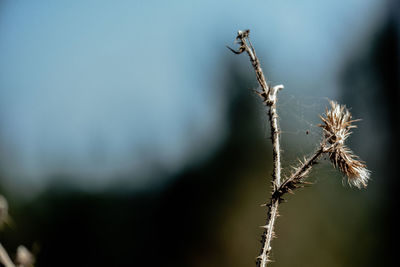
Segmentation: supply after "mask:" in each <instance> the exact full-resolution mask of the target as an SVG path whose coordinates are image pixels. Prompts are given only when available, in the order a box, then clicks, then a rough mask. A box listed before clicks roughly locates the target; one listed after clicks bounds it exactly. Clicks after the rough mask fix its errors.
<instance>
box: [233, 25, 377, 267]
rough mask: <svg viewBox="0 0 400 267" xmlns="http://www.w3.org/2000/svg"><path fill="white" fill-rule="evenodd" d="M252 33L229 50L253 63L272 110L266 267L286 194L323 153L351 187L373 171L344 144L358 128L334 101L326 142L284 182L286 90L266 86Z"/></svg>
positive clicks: (260, 261)
mask: <svg viewBox="0 0 400 267" xmlns="http://www.w3.org/2000/svg"><path fill="white" fill-rule="evenodd" d="M249 33H250V31H249V30H245V31H238V35H237V37H236V41H237V42H238V43H239V45H240V47H239V49H238V50H237V51H236V50H234V49H232V48H230V47H228V48H229V49H230V50H231V51H232V52H233V53H235V54H241V53H243V52H246V53H247V54H248V56H249V57H250V61H251V64H252V65H253V68H254V71H255V72H256V76H257V81H258V83H259V84H260V86H261V88H262V91H261V92H257V94H258V95H260V96H261V97H262V98H263V101H264V103H265V105H266V106H268V107H269V110H268V116H269V121H270V128H271V139H272V147H273V161H274V167H273V173H272V187H273V191H272V195H271V198H270V201H269V204H268V205H267V206H268V216H267V222H266V225H265V226H262V227H263V228H264V232H263V234H262V238H261V243H262V247H261V253H260V255H259V256H258V257H257V266H258V267H266V266H267V263H268V262H269V252H270V251H271V241H272V239H273V237H274V225H275V221H276V218H277V217H278V207H279V204H280V202H281V200H282V197H283V195H285V194H286V193H288V192H292V191H293V190H294V189H296V188H299V187H302V186H303V185H304V184H306V182H305V181H304V178H305V177H306V176H307V174H308V173H309V171H310V170H311V168H312V166H313V165H314V164H315V163H316V162H317V160H318V158H319V157H320V156H321V155H322V154H323V153H327V154H329V158H330V159H331V161H332V163H333V165H334V166H335V167H336V168H338V169H339V170H340V171H341V172H342V173H344V174H345V175H346V176H347V177H348V182H349V184H350V185H354V186H356V187H358V188H361V187H365V186H366V185H367V182H368V179H369V175H370V172H369V171H368V170H367V169H366V166H365V164H364V162H362V161H360V160H359V159H358V157H357V156H355V155H354V154H353V153H352V151H351V150H350V149H348V148H347V147H346V146H345V145H344V141H345V140H346V138H347V137H348V136H349V135H350V134H351V132H350V129H351V128H355V127H356V126H354V125H352V122H354V121H355V120H352V119H351V114H350V112H349V111H348V110H347V109H346V107H345V106H341V105H339V104H337V103H336V102H333V101H331V109H330V110H328V109H327V110H326V114H325V117H322V116H321V119H322V122H323V124H321V125H319V126H320V127H322V128H323V132H324V135H323V141H322V142H321V145H320V147H319V148H318V149H317V150H316V152H315V153H314V155H312V156H311V157H310V158H309V159H308V160H305V161H304V162H302V163H301V165H300V166H299V167H298V168H296V170H295V172H294V173H293V174H292V175H291V176H290V177H289V178H287V179H286V180H285V181H284V182H283V183H281V152H280V143H279V137H280V130H279V125H278V113H277V110H276V102H277V93H278V91H279V90H280V89H282V88H283V85H278V86H274V87H270V86H269V85H268V84H267V81H266V79H265V76H264V74H263V71H262V69H261V66H260V61H259V60H258V58H257V56H256V51H255V49H254V47H253V45H252V44H251V42H250V39H249Z"/></svg>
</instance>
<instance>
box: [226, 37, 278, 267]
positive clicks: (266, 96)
mask: <svg viewBox="0 0 400 267" xmlns="http://www.w3.org/2000/svg"><path fill="white" fill-rule="evenodd" d="M249 34H250V30H245V31H238V35H237V37H236V40H237V42H238V43H239V44H240V47H239V50H238V51H235V50H234V49H232V48H230V47H228V48H229V49H230V50H231V51H232V52H234V53H235V54H241V53H243V52H246V53H247V54H248V56H249V58H250V61H251V64H252V65H253V68H254V71H255V73H256V76H257V81H258V83H259V84H260V86H261V88H262V92H258V94H259V95H260V96H261V97H262V98H263V100H264V103H265V105H266V106H268V107H269V111H268V116H269V121H270V128H271V139H272V147H273V152H272V155H273V160H274V168H273V173H272V185H273V192H275V191H276V190H277V189H278V188H279V187H280V185H281V151H280V143H279V137H280V131H279V125H278V113H277V110H276V101H277V96H276V95H277V93H278V91H279V90H280V89H282V88H283V85H278V86H274V87H272V88H271V87H269V86H268V84H267V81H266V79H265V76H264V73H263V71H262V69H261V66H260V61H259V60H258V58H257V56H256V51H255V49H254V47H253V45H252V44H251V42H250V39H249ZM278 206H279V199H273V198H271V200H270V204H269V205H268V207H269V210H268V217H267V223H266V226H265V227H264V228H265V231H264V233H263V235H262V237H261V243H262V248H261V252H260V256H258V257H257V266H260V267H266V266H267V263H268V254H269V252H270V251H271V240H272V238H273V235H274V224H275V220H276V217H277V215H278Z"/></svg>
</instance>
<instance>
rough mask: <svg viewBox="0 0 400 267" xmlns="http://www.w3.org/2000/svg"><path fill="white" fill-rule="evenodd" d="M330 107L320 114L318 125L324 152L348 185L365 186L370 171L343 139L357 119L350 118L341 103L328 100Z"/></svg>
mask: <svg viewBox="0 0 400 267" xmlns="http://www.w3.org/2000/svg"><path fill="white" fill-rule="evenodd" d="M330 105H331V108H330V109H326V112H325V115H324V116H320V117H321V120H322V122H323V123H322V124H320V125H319V126H320V127H321V128H322V129H323V131H324V133H323V134H324V140H323V147H324V152H326V153H328V154H329V158H330V160H331V162H332V164H333V165H334V166H335V168H338V169H339V170H340V171H341V172H342V173H343V174H344V175H345V176H347V182H348V183H349V185H353V186H355V187H357V188H362V187H366V186H367V182H368V180H369V177H370V171H369V170H368V169H367V168H366V165H365V163H364V162H363V161H361V160H360V159H359V157H358V156H356V155H355V154H354V153H353V152H352V151H351V150H350V149H349V148H348V147H347V146H346V145H345V140H346V139H347V138H348V137H349V136H350V134H351V131H350V129H352V128H356V127H357V126H355V125H352V123H353V122H355V121H357V120H352V117H351V113H350V111H349V110H348V109H347V108H346V107H345V106H343V105H339V104H338V103H336V102H334V101H330Z"/></svg>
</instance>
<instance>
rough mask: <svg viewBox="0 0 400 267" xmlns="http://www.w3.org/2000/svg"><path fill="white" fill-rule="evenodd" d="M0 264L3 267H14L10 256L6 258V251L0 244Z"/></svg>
mask: <svg viewBox="0 0 400 267" xmlns="http://www.w3.org/2000/svg"><path fill="white" fill-rule="evenodd" d="M0 262H1V263H2V264H3V265H4V266H5V267H15V265H14V263H13V262H12V261H11V259H10V256H8V253H7V251H6V250H5V249H4V247H3V245H2V244H1V243H0Z"/></svg>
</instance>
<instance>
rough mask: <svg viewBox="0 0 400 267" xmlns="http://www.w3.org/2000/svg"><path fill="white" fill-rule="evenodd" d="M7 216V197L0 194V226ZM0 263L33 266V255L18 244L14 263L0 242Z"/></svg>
mask: <svg viewBox="0 0 400 267" xmlns="http://www.w3.org/2000/svg"><path fill="white" fill-rule="evenodd" d="M9 218H10V217H9V215H8V202H7V199H6V198H5V197H3V196H2V195H0V227H1V226H2V225H3V224H4V223H7V221H8V220H9ZM0 263H1V264H3V265H4V266H5V267H33V264H34V263H35V257H34V256H33V254H32V253H31V252H30V251H29V250H28V249H27V248H26V247H24V246H19V247H18V248H17V255H16V259H15V264H14V262H13V261H12V260H11V258H10V256H9V255H8V253H7V251H6V250H5V248H4V247H3V245H2V244H1V243H0Z"/></svg>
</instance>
